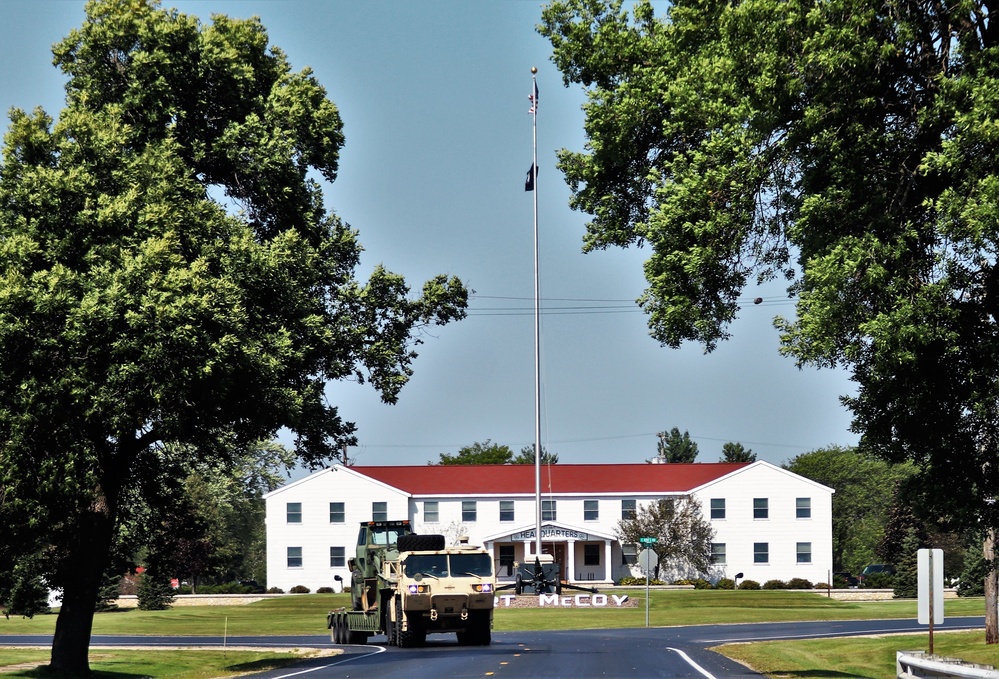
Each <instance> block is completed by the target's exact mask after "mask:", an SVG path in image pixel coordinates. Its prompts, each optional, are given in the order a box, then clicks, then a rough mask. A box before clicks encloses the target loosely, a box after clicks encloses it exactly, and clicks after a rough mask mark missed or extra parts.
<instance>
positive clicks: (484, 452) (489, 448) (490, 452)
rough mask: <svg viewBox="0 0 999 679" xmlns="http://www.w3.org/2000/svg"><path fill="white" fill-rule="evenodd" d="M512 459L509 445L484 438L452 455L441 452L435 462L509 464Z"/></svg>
mask: <svg viewBox="0 0 999 679" xmlns="http://www.w3.org/2000/svg"><path fill="white" fill-rule="evenodd" d="M512 461H513V451H512V450H510V446H504V445H501V444H499V443H493V442H492V441H491V440H490V439H486V440H485V441H482V442H480V441H476V442H475V443H473V444H472V445H470V446H463V447H462V448H459V449H458V452H457V453H456V454H454V455H451V454H450V453H441V454H440V460H439V461H438V462H437V464H509V463H510V462H512ZM431 464H433V463H431Z"/></svg>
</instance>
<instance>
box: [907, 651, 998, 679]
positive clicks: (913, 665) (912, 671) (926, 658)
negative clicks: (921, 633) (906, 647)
mask: <svg viewBox="0 0 999 679" xmlns="http://www.w3.org/2000/svg"><path fill="white" fill-rule="evenodd" d="M895 673H896V674H897V675H898V679H913V678H914V677H961V678H962V679H999V670H996V669H993V668H992V666H991V665H975V664H972V663H966V662H964V661H963V660H959V659H957V658H941V657H939V656H935V655H933V656H931V655H927V654H926V653H925V652H923V651H897V652H896V653H895Z"/></svg>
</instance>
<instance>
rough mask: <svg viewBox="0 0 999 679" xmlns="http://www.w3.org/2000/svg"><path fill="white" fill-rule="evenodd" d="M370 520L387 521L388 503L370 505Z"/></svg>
mask: <svg viewBox="0 0 999 679" xmlns="http://www.w3.org/2000/svg"><path fill="white" fill-rule="evenodd" d="M371 520H372V521H388V502H372V503H371Z"/></svg>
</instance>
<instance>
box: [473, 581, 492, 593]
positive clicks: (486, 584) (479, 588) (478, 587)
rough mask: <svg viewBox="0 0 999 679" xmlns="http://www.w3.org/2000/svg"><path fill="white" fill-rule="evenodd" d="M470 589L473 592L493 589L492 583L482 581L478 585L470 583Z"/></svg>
mask: <svg viewBox="0 0 999 679" xmlns="http://www.w3.org/2000/svg"><path fill="white" fill-rule="evenodd" d="M472 591H473V592H491V591H493V586H492V583H489V582H483V583H482V584H479V585H472Z"/></svg>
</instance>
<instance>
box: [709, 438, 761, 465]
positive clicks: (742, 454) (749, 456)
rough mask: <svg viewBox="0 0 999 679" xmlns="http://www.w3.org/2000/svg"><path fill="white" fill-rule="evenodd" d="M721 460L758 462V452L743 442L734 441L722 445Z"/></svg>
mask: <svg viewBox="0 0 999 679" xmlns="http://www.w3.org/2000/svg"><path fill="white" fill-rule="evenodd" d="M718 461H719V462H756V453H754V452H753V451H752V450H751V449H747V448H746V447H745V446H743V445H742V444H741V443H734V442H732V441H730V442H728V443H726V444H725V445H723V446H722V455H721V458H720V459H719V460H718Z"/></svg>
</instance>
